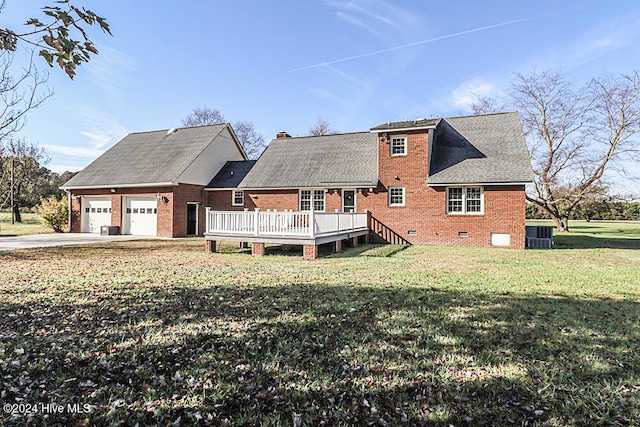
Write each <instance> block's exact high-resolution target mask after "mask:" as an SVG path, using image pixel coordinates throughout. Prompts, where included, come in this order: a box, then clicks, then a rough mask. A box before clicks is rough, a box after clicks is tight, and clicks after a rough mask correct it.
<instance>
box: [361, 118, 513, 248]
mask: <svg viewBox="0 0 640 427" xmlns="http://www.w3.org/2000/svg"><path fill="white" fill-rule="evenodd" d="M398 134H402V135H407V155H406V156H390V154H389V145H388V144H386V143H385V142H383V141H382V140H381V138H379V139H378V150H379V151H378V153H379V161H378V176H379V178H380V184H381V185H380V186H379V187H378V188H377V189H375V191H374V192H373V193H370V192H368V191H364V192H363V193H362V194H358V195H357V207H358V211H362V210H365V209H366V210H369V211H370V212H371V214H372V216H373V217H375V218H376V219H377V220H378V221H380V222H381V223H382V224H384V225H385V226H386V227H388V228H389V229H390V231H391V232H392V233H391V234H392V235H393V233H396V234H397V236H400V237H401V238H403V239H405V240H407V241H408V242H410V243H412V244H428V245H446V246H491V233H508V234H510V237H511V245H510V247H511V248H517V249H521V248H524V241H525V209H526V201H525V189H524V186H523V185H519V186H484V214H483V215H450V214H447V213H446V190H445V188H444V187H437V188H434V187H428V186H427V184H426V176H427V173H428V154H427V151H428V133H427V132H426V131H412V132H404V133H398ZM389 187H404V188H405V206H388V192H387V190H388V188H389ZM409 231H415V234H409ZM461 232H466V233H467V236H466V237H463V236H460V235H459V233H461Z"/></svg>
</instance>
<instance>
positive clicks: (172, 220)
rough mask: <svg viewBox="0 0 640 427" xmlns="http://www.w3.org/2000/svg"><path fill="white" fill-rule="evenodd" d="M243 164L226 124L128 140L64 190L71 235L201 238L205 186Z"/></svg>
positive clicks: (134, 136)
mask: <svg viewBox="0 0 640 427" xmlns="http://www.w3.org/2000/svg"><path fill="white" fill-rule="evenodd" d="M246 159H247V156H246V154H245V153H244V150H243V149H242V147H241V145H240V143H239V142H238V139H237V137H236V136H235V134H234V132H233V129H232V128H231V126H230V125H229V124H220V125H213V126H201V127H192V128H181V129H169V130H162V131H153V132H141V133H132V134H129V135H127V136H126V137H125V138H124V139H122V140H121V141H119V142H118V143H117V144H115V145H114V146H113V147H112V148H110V149H109V150H108V151H106V152H105V153H104V154H103V155H102V156H100V157H99V158H98V159H96V160H95V161H94V162H93V163H91V164H90V165H89V166H87V167H86V168H85V169H84V170H82V171H81V172H79V173H78V174H77V175H76V176H74V177H73V178H71V179H70V180H69V181H68V182H67V183H65V185H64V186H63V187H62V189H64V190H66V191H67V192H68V193H69V196H70V197H69V199H70V224H69V225H70V227H69V228H70V231H71V232H89V233H98V232H100V231H101V228H102V226H112V227H114V228H115V227H117V229H116V230H117V232H118V233H120V234H137V235H150V236H158V237H182V236H188V235H202V234H203V233H204V232H205V221H204V216H205V205H206V204H207V203H208V193H207V192H205V191H204V190H205V186H206V185H207V184H208V183H209V182H210V181H211V179H212V178H213V177H214V176H215V175H216V174H217V173H218V172H219V170H220V169H221V168H222V167H223V166H224V165H225V163H226V162H227V161H242V160H246ZM112 230H113V228H112Z"/></svg>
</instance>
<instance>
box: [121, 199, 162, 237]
mask: <svg viewBox="0 0 640 427" xmlns="http://www.w3.org/2000/svg"><path fill="white" fill-rule="evenodd" d="M125 206H126V207H125V214H124V227H125V228H124V234H133V235H138V236H155V235H156V234H157V233H158V199H156V198H155V197H127V198H126V202H125Z"/></svg>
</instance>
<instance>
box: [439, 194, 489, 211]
mask: <svg viewBox="0 0 640 427" xmlns="http://www.w3.org/2000/svg"><path fill="white" fill-rule="evenodd" d="M483 211H484V191H483V189H482V187H448V188H447V213H449V214H481V213H483Z"/></svg>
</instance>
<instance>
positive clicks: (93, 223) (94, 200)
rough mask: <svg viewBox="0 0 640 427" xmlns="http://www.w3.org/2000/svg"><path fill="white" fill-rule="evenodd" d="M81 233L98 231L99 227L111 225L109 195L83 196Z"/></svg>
mask: <svg viewBox="0 0 640 427" xmlns="http://www.w3.org/2000/svg"><path fill="white" fill-rule="evenodd" d="M82 201H83V203H84V210H83V211H82V213H83V220H82V232H83V233H100V227H102V226H103V225H111V197H84V198H83V200H82Z"/></svg>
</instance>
